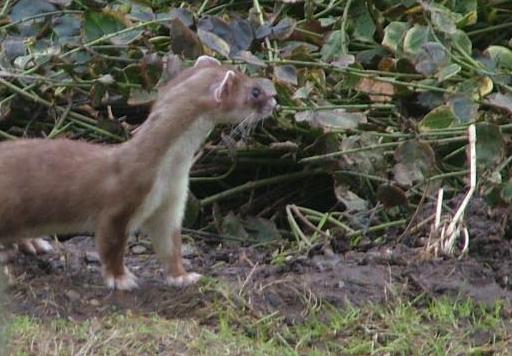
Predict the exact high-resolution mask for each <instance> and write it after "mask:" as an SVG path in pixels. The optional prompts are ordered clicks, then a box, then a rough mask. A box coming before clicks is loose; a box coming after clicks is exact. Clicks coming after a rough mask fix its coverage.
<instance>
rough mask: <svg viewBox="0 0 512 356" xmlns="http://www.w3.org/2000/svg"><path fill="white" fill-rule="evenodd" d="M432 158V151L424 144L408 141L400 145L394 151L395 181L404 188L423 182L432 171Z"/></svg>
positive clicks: (433, 160) (433, 159)
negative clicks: (395, 162)
mask: <svg viewBox="0 0 512 356" xmlns="http://www.w3.org/2000/svg"><path fill="white" fill-rule="evenodd" d="M434 156H435V155H434V150H433V149H432V147H430V145H429V144H428V143H426V142H421V141H417V140H410V141H406V142H404V143H402V144H400V145H399V146H398V147H397V148H396V150H395V160H396V161H397V164H395V166H394V167H393V174H394V177H395V180H396V181H397V182H398V183H399V184H401V185H405V186H410V185H412V184H413V183H415V182H419V181H422V180H424V179H425V177H426V176H428V175H429V174H430V172H432V171H433V169H434V162H435V158H434Z"/></svg>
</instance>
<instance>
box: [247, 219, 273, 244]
mask: <svg viewBox="0 0 512 356" xmlns="http://www.w3.org/2000/svg"><path fill="white" fill-rule="evenodd" d="M245 230H246V231H247V232H248V233H249V234H250V235H251V236H254V237H255V238H256V240H258V241H273V240H279V239H281V234H280V233H279V230H278V229H277V227H276V224H275V223H274V222H273V221H271V220H268V219H264V218H260V217H248V218H247V220H246V221H245Z"/></svg>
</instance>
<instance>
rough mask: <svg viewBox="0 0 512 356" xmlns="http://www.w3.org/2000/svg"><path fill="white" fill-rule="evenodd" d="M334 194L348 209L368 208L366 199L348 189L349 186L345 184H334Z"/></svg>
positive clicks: (361, 209)
mask: <svg viewBox="0 0 512 356" xmlns="http://www.w3.org/2000/svg"><path fill="white" fill-rule="evenodd" d="M334 194H335V195H336V198H337V199H338V201H339V202H341V203H342V204H343V205H345V208H346V209H347V210H348V211H365V210H367V209H368V201H366V200H364V199H362V198H361V197H359V196H358V195H357V194H356V193H354V192H353V191H351V190H349V187H348V186H347V185H345V184H336V185H335V187H334Z"/></svg>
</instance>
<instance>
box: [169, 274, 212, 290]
mask: <svg viewBox="0 0 512 356" xmlns="http://www.w3.org/2000/svg"><path fill="white" fill-rule="evenodd" d="M202 277H203V275H202V274H199V273H194V272H192V273H187V274H183V275H181V276H177V277H173V276H168V277H167V284H168V285H170V286H171V287H178V288H183V287H187V286H190V285H192V284H195V283H197V281H199V280H200V279H201V278H202Z"/></svg>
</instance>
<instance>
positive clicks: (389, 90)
mask: <svg viewBox="0 0 512 356" xmlns="http://www.w3.org/2000/svg"><path fill="white" fill-rule="evenodd" d="M357 89H358V90H359V91H362V92H364V93H366V94H368V96H369V97H370V100H371V101H373V102H380V103H383V102H389V101H391V99H393V95H395V87H394V86H393V84H390V83H386V82H381V81H377V80H375V79H372V78H363V80H361V81H360V82H359V84H358V85H357Z"/></svg>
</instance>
